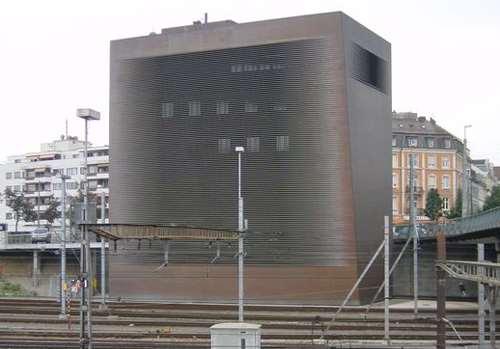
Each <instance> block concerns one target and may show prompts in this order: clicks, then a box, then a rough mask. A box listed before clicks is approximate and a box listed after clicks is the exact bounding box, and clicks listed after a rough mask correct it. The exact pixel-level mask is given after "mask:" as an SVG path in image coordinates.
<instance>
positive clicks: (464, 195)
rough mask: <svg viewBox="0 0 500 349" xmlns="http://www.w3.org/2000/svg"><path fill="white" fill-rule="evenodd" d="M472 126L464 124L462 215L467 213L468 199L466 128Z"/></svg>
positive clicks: (464, 215)
mask: <svg viewBox="0 0 500 349" xmlns="http://www.w3.org/2000/svg"><path fill="white" fill-rule="evenodd" d="M470 127H472V125H465V126H464V150H463V159H462V217H466V216H468V215H469V213H470V212H469V207H468V206H469V204H468V202H469V200H468V195H467V193H468V186H467V168H468V164H467V129H468V128H470Z"/></svg>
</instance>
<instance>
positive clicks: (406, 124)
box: [392, 112, 457, 138]
mask: <svg viewBox="0 0 500 349" xmlns="http://www.w3.org/2000/svg"><path fill="white" fill-rule="evenodd" d="M392 132H393V133H409V134H431V135H449V136H451V137H453V138H457V137H455V136H453V135H452V134H451V133H450V132H448V131H446V130H445V129H444V128H442V127H441V126H439V125H438V124H437V123H436V120H434V119H433V118H426V117H425V116H418V115H417V113H412V112H404V113H397V112H392Z"/></svg>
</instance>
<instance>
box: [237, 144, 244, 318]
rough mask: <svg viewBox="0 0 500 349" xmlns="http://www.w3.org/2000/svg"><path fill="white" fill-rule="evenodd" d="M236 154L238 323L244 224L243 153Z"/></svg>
mask: <svg viewBox="0 0 500 349" xmlns="http://www.w3.org/2000/svg"><path fill="white" fill-rule="evenodd" d="M235 151H236V152H237V153H238V233H239V234H238V321H240V322H243V297H244V290H243V258H244V253H245V252H244V248H243V233H244V230H245V226H244V225H245V222H244V216H243V197H242V196H241V154H242V153H243V152H244V151H245V148H243V147H236V148H235Z"/></svg>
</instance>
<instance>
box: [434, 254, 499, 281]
mask: <svg viewBox="0 0 500 349" xmlns="http://www.w3.org/2000/svg"><path fill="white" fill-rule="evenodd" d="M436 265H437V266H438V267H440V268H442V269H443V270H444V271H446V272H447V273H448V275H450V276H451V277H453V278H456V279H461V280H469V281H474V282H481V283H484V284H488V285H492V286H500V279H499V276H500V264H498V263H491V262H469V261H455V260H447V261H444V262H437V263H436Z"/></svg>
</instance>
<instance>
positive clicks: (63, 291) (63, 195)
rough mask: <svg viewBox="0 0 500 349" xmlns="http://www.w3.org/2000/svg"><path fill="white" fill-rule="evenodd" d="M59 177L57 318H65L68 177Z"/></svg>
mask: <svg viewBox="0 0 500 349" xmlns="http://www.w3.org/2000/svg"><path fill="white" fill-rule="evenodd" d="M59 176H60V177H61V182H62V185H61V220H62V224H61V225H62V227H61V228H62V235H61V240H62V241H61V314H60V315H59V318H61V319H65V318H66V180H67V179H70V178H71V177H70V176H66V175H65V174H64V173H63V172H62V170H61V172H59Z"/></svg>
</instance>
